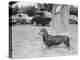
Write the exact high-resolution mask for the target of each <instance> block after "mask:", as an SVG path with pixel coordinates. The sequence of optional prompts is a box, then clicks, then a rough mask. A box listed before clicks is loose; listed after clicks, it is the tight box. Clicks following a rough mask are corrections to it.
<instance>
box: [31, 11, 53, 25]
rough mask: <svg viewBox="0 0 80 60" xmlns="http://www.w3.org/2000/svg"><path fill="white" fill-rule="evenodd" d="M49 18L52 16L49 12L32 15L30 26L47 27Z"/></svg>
mask: <svg viewBox="0 0 80 60" xmlns="http://www.w3.org/2000/svg"><path fill="white" fill-rule="evenodd" d="M51 16H52V15H51V14H50V13H49V12H46V11H38V12H36V13H35V14H34V17H33V18H32V20H31V24H34V25H38V24H41V25H42V26H45V25H46V24H48V25H49V22H50V21H51Z"/></svg>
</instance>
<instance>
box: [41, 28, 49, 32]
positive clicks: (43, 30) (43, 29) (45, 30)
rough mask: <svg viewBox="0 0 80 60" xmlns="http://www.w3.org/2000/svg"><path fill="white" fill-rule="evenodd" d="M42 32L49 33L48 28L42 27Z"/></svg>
mask: <svg viewBox="0 0 80 60" xmlns="http://www.w3.org/2000/svg"><path fill="white" fill-rule="evenodd" d="M40 32H46V33H47V32H48V31H47V29H45V28H42V29H41V30H40Z"/></svg>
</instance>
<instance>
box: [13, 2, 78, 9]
mask: <svg viewBox="0 0 80 60" xmlns="http://www.w3.org/2000/svg"><path fill="white" fill-rule="evenodd" d="M35 4H36V3H34V2H23V1H20V2H18V3H16V4H14V5H13V6H12V7H13V8H14V7H15V6H16V5H18V7H19V8H20V7H21V6H24V7H25V6H34V5H35ZM73 6H75V7H77V5H73Z"/></svg>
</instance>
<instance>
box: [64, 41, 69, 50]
mask: <svg viewBox="0 0 80 60" xmlns="http://www.w3.org/2000/svg"><path fill="white" fill-rule="evenodd" d="M64 44H65V45H66V47H67V48H68V49H70V43H69V40H67V41H64Z"/></svg>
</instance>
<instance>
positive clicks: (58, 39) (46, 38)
mask: <svg viewBox="0 0 80 60" xmlns="http://www.w3.org/2000/svg"><path fill="white" fill-rule="evenodd" d="M39 34H40V35H41V36H42V38H43V43H44V44H45V45H46V46H47V47H51V46H55V45H59V44H61V43H64V45H66V47H67V48H68V49H70V44H69V42H70V38H69V37H68V36H65V35H55V36H52V35H49V34H48V31H47V30H46V29H45V28H42V29H41V30H40V32H39Z"/></svg>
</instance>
